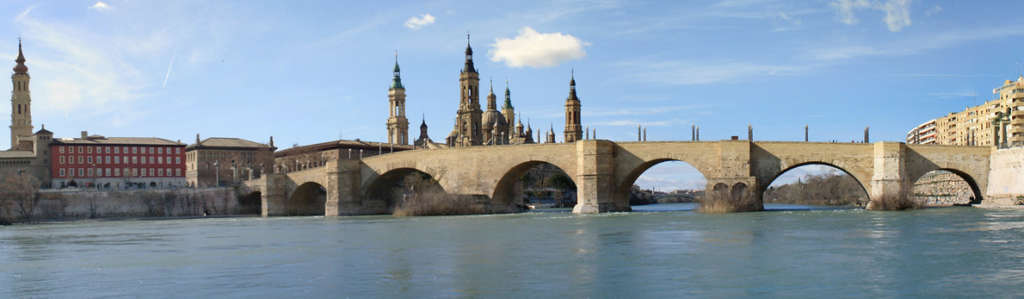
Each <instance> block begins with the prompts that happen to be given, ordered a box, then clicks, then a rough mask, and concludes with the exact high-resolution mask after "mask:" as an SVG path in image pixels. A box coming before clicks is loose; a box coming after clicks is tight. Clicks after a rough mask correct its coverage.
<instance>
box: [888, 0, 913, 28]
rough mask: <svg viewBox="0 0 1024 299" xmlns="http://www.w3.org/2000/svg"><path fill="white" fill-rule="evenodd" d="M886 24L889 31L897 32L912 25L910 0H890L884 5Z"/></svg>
mask: <svg viewBox="0 0 1024 299" xmlns="http://www.w3.org/2000/svg"><path fill="white" fill-rule="evenodd" d="M883 9H884V10H885V24H886V25H887V26H889V31H892V32H897V31H900V30H902V29H903V27H907V26H910V0H890V1H889V2H886V3H885V5H884V6H883Z"/></svg>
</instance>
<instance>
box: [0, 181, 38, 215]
mask: <svg viewBox="0 0 1024 299" xmlns="http://www.w3.org/2000/svg"><path fill="white" fill-rule="evenodd" d="M39 186H40V183H39V180H38V179H36V178H35V177H34V176H32V175H27V174H24V173H22V172H19V173H18V174H7V175H4V176H3V178H2V179H0V208H3V209H8V208H9V207H10V206H11V204H12V203H13V205H14V210H15V211H17V213H18V214H19V215H20V216H21V219H22V220H25V221H31V220H32V214H33V213H34V212H35V210H36V205H38V204H39ZM4 214H11V213H10V212H9V211H0V217H3V215H4Z"/></svg>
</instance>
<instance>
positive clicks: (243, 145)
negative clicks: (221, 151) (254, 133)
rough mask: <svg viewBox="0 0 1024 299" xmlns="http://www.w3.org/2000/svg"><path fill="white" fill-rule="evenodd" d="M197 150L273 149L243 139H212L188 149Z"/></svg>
mask: <svg viewBox="0 0 1024 299" xmlns="http://www.w3.org/2000/svg"><path fill="white" fill-rule="evenodd" d="M196 148H239V149H261V148H265V149H271V148H273V147H271V146H270V145H267V144H263V143H259V142H255V141H250V140H245V139H242V138H229V137H210V138H206V139H204V140H203V141H200V142H199V143H198V144H192V145H189V146H188V147H187V149H196Z"/></svg>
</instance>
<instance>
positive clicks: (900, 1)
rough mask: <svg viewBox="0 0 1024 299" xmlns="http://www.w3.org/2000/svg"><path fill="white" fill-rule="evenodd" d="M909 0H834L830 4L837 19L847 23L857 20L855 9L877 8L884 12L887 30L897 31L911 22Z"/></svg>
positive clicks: (854, 22) (855, 22) (852, 23)
mask: <svg viewBox="0 0 1024 299" xmlns="http://www.w3.org/2000/svg"><path fill="white" fill-rule="evenodd" d="M910 2H911V1H910V0H887V1H885V2H880V1H868V0H835V1H834V2H832V3H831V5H832V7H833V8H835V10H836V14H837V15H838V17H839V21H840V22H842V23H843V24H847V25H854V24H857V23H858V22H859V20H858V19H857V16H856V13H857V11H859V10H877V11H882V12H885V18H883V21H885V24H886V26H887V27H888V28H889V31H893V32H897V31H900V30H903V28H904V27H907V26H910V24H911V19H910Z"/></svg>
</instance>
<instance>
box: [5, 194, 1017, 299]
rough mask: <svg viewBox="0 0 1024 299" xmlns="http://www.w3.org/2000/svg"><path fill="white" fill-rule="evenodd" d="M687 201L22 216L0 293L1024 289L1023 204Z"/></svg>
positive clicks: (638, 294)
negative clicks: (558, 207) (401, 214)
mask: <svg viewBox="0 0 1024 299" xmlns="http://www.w3.org/2000/svg"><path fill="white" fill-rule="evenodd" d="M692 208H693V206H692V205H688V204H673V205H653V206H642V207H635V209H637V210H638V211H639V212H633V213H610V214H601V215H573V214H570V213H568V212H567V211H564V210H563V211H553V212H531V213H523V214H513V215H483V216H452V217H407V218H394V217H386V216H365V217H363V216H360V217H338V218H333V217H326V218H325V217H281V218H256V217H251V218H250V217H241V218H214V219H175V220H166V219H164V220H117V221H75V222H58V223H43V224H34V225H15V226H8V227H0V297H2V298H26V297H75V298H79V297H108V296H114V297H120V296H127V297H144V298H152V297H176V298H218V297H277V298H294V297H328V298H333V297H413V298H433V297H508V298H533V297H542V298H550V297H556V298H558V297H561V298H586V297H593V298H600V297H608V298H676V297H746V296H756V297H818V298H821V297H825V296H827V297H856V298H870V297H907V296H910V297H949V296H952V297H977V298H992V297H1016V296H1022V295H1024V242H1022V241H1024V210H989V209H980V208H945V209H926V210H917V211H909V212H874V211H864V210H859V209H808V208H807V207H801V206H780V205H769V206H768V208H771V209H774V211H766V212H757V213H739V214H727V215H703V214H697V213H694V212H692V211H690V209H692Z"/></svg>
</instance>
